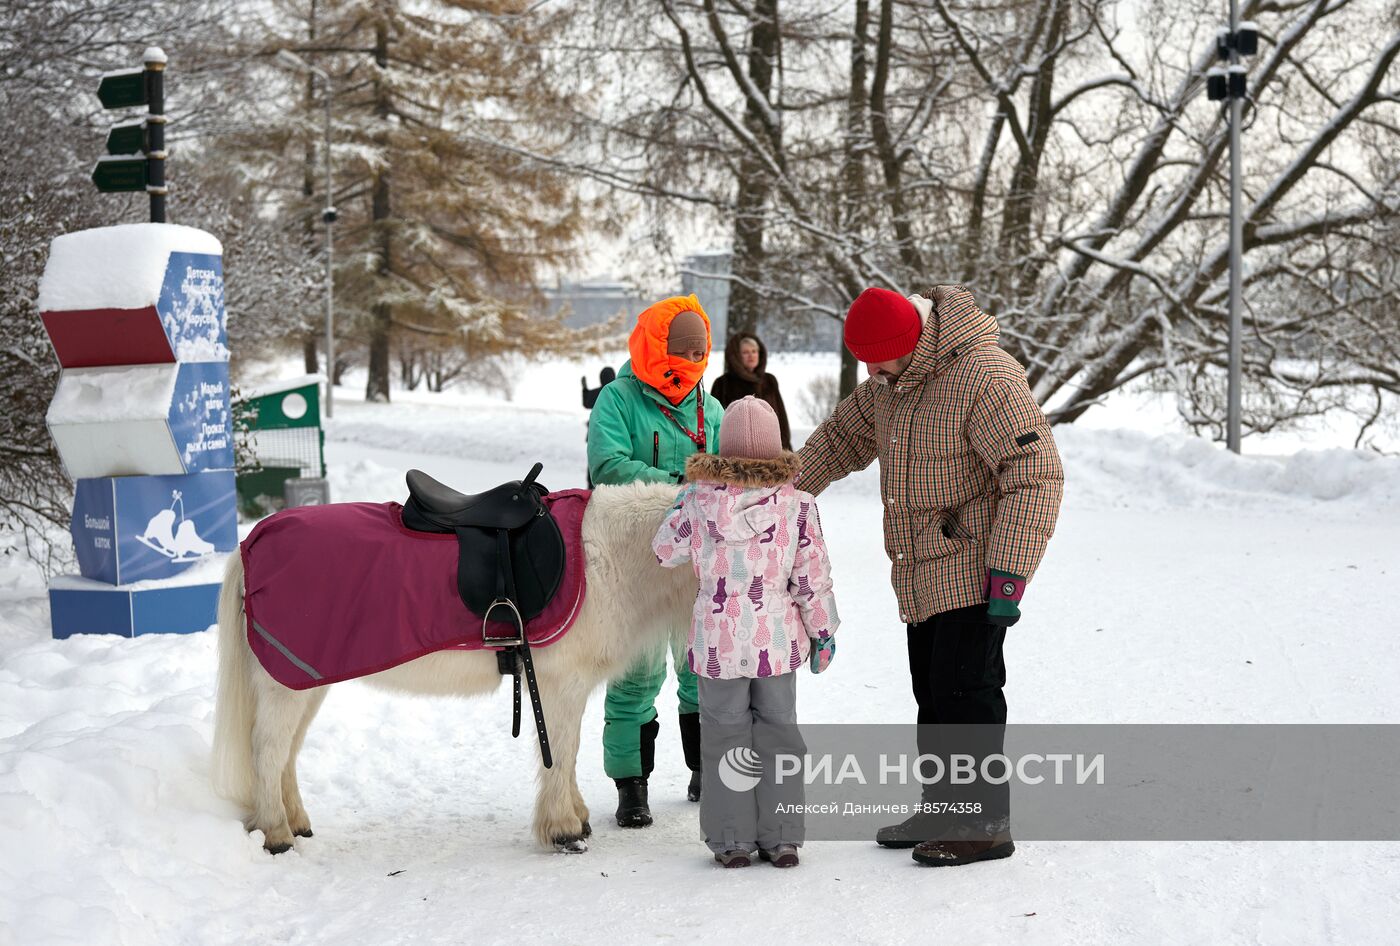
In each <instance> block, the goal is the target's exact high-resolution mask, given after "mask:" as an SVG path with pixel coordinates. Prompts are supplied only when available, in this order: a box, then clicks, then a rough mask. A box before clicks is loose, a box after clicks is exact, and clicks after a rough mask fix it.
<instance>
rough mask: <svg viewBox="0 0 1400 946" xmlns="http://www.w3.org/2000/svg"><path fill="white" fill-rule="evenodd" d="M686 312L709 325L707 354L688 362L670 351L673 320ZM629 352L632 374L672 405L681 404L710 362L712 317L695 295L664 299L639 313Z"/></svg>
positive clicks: (707, 326)
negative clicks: (659, 393)
mask: <svg viewBox="0 0 1400 946" xmlns="http://www.w3.org/2000/svg"><path fill="white" fill-rule="evenodd" d="M682 312H694V313H695V314H696V315H698V316H700V321H701V322H703V323H704V325H705V357H704V358H702V359H700V360H699V361H687V360H686V359H684V358H682V357H680V356H679V355H672V354H669V353H668V352H667V346H668V344H669V342H670V337H671V322H672V321H674V320H675V318H676V316H678V315H680V314H681V313H682ZM627 351H628V353H629V354H630V355H631V356H632V373H633V374H635V375H636V376H637V377H638V378H640V379H641V381H642V383H643V384H649V385H651V386H652V387H653V388H656V390H658V391H660V392H661V394H662V396H663V397H665V398H666V400H668V401H670V402H671V403H672V404H679V403H680V402H681V401H683V400H685V396H686V395H687V394H689V393H690V391H691V389H692V388H694V387H695V386H696V385H697V384H699V383H700V379H701V378H703V377H704V376H705V366H706V365H708V364H709V363H710V354H709V352H710V317H709V316H708V315H706V314H705V310H704V309H702V308H701V307H700V300H699V299H697V298H695V296H694V295H689V296H672V297H671V298H669V299H662V300H661V301H660V302H658V303H656V304H655V305H652V306H649V307H648V308H647V309H646V310H645V311H644V312H642V314H641V315H639V316H637V327H636V328H634V329H632V337H631V338H629V339H628V340H627Z"/></svg>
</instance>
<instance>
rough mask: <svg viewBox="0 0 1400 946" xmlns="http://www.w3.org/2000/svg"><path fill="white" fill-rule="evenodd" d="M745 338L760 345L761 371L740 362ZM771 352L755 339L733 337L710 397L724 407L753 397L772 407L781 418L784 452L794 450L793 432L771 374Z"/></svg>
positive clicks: (727, 347) (779, 421) (776, 380)
mask: <svg viewBox="0 0 1400 946" xmlns="http://www.w3.org/2000/svg"><path fill="white" fill-rule="evenodd" d="M746 338H752V339H753V340H754V341H756V342H758V367H757V368H755V369H754V370H753V371H749V370H748V369H747V368H745V367H744V363H743V362H742V361H740V360H739V344H740V342H742V341H743V340H744V339H746ZM767 367H768V349H767V347H765V346H764V344H763V342H762V341H761V340H760V339H759V338H758V337H757V336H754V335H734V336H731V337H730V339H729V344H727V345H725V346H724V374H722V375H720V376H719V377H718V378H716V379H715V383H714V384H713V385H711V386H710V393H711V394H713V395H714V397H715V400H717V401H719V402H720V404H722V405H723V406H725V407H728V406H729V405H730V404H732V403H734V402H735V401H737V400H739V399H740V398H741V397H748V396H750V395H752V396H753V397H756V398H761V399H762V400H765V401H767V402H768V403H769V405H770V406H771V407H772V408H773V411H774V413H776V414H777V415H778V430H779V431H780V432H781V434H782V437H783V449H784V450H791V449H792V432H791V430H789V429H788V418H787V408H785V407H783V395H782V392H780V391H779V390H778V379H777V378H775V377H773V376H772V375H771V374H769V373H768V372H767V371H766V370H764V369H765V368H767Z"/></svg>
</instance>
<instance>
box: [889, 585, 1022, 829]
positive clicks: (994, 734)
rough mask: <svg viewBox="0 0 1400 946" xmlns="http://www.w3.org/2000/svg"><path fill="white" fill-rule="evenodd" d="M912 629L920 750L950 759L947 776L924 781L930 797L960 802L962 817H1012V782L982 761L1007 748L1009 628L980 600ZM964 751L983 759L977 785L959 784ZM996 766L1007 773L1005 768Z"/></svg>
mask: <svg viewBox="0 0 1400 946" xmlns="http://www.w3.org/2000/svg"><path fill="white" fill-rule="evenodd" d="M908 635H909V676H910V682H911V684H912V685H913V688H914V700H915V702H916V703H918V705H919V716H918V723H919V729H918V748H919V754H920V755H927V756H935V757H937V758H938V759H940V760H941V761H942V762H943V770H942V777H941V778H939V779H938V780H937V781H935V782H931V783H925V784H924V785H923V786H922V789H921V790H922V794H923V800H924V802H926V803H955V804H956V805H958V806H959V807H957V808H955V809H954V812H955V813H956V814H958V815H960V816H967V817H959V818H958V819H957V820H958V821H959V822H973V823H979V822H994V821H999V820H1001V819H1003V818H1008V817H1009V815H1010V811H1011V807H1010V791H1009V785H1008V783H1006V782H1002V783H1001V784H989V783H988V782H986V781H983V779H982V760H983V759H984V758H986V757H987V756H988V755H992V754H1000V753H1001V752H1002V748H1003V744H1004V739H1005V735H1006V697H1005V695H1004V694H1003V693H1002V687H1004V686H1005V685H1006V661H1005V660H1004V659H1003V656H1002V645H1003V644H1004V643H1005V640H1006V628H1004V627H1002V626H1000V625H996V624H988V623H987V606H986V605H985V604H976V605H972V606H971V607H966V608H958V609H956V610H953V611H945V612H943V613H942V614H935V615H934V616H933V617H931V618H928V619H926V620H923V621H920V622H919V623H918V624H910V625H908ZM957 756H962V757H964V759H965V757H968V756H971V757H972V758H973V759H975V760H976V773H977V781H976V782H975V783H973V784H969V785H956V784H953V766H954V764H955V761H956V759H955V757H957ZM988 768H989V771H990V774H991V775H992V776H994V777H1000V776H1001V775H1002V773H1003V771H1004V769H1005V766H1004V765H1001V764H995V763H994V764H992V765H990V766H989V767H988ZM922 769H923V772H924V773H925V775H926V777H928V778H933V777H934V776H935V775H937V774H938V770H937V766H936V765H933V764H931V763H926V764H924V765H923V766H922ZM964 770H965V769H964ZM974 809H976V810H974Z"/></svg>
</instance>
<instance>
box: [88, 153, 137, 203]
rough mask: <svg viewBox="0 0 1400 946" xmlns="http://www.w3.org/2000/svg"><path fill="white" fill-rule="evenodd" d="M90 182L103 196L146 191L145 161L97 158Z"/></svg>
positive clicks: (123, 158) (124, 158)
mask: <svg viewBox="0 0 1400 946" xmlns="http://www.w3.org/2000/svg"><path fill="white" fill-rule="evenodd" d="M92 182H93V183H94V184H96V185H97V189H98V190H99V191H101V192H102V193H104V194H115V193H118V192H121V191H143V190H145V189H146V159H145V158H144V157H139V158H126V157H120V158H98V159H97V166H96V167H94V168H93V169H92Z"/></svg>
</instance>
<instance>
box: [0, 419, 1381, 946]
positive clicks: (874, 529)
mask: <svg viewBox="0 0 1400 946" xmlns="http://www.w3.org/2000/svg"><path fill="white" fill-rule="evenodd" d="M413 400H414V399H412V398H403V399H402V401H404V402H409V403H402V402H401V403H397V404H395V405H394V406H392V407H391V406H381V405H361V404H356V403H354V402H346V401H343V400H342V399H341V397H340V395H339V394H338V395H337V405H336V407H337V415H338V416H337V417H336V419H335V421H334V423H333V425H332V426H331V428H330V434H329V437H328V440H329V442H328V445H327V447H328V460H329V462H330V464H331V468H332V488H333V492H334V498H335V499H337V500H340V501H346V500H373V501H382V500H387V499H401V498H402V495H403V481H402V475H403V471H404V470H405V469H407V468H408V467H410V466H419V467H421V468H422V469H424V470H426V471H427V472H428V473H430V474H432V475H434V476H436V477H439V478H440V479H442V480H443V481H445V482H447V483H450V484H453V485H457V486H461V487H463V488H465V489H474V488H476V487H480V486H485V485H491V484H493V483H496V482H499V481H501V480H504V479H508V478H515V477H518V476H520V475H522V474H523V473H524V471H525V469H526V468H527V466H528V464H529V462H530V461H532V460H534V459H540V460H543V461H544V462H545V465H546V466H545V474H544V476H543V477H542V479H543V481H544V482H546V483H547V484H548V485H549V486H550V487H551V488H555V489H559V488H564V487H567V486H573V485H581V480H582V476H583V473H582V471H583V433H582V420H583V415H582V414H581V412H579V411H574V410H562V409H561V410H549V409H543V408H529V407H518V406H511V405H506V404H504V403H501V402H493V401H490V400H488V399H484V398H475V399H473V398H462V399H460V400H458V401H456V402H453V401H452V399H437V400H436V401H435V403H434V404H433V405H428V404H424V403H412V401H413ZM422 400H427V399H422ZM805 432H806V431H805V430H802V429H799V430H798V431H797V432H796V433H797V435H798V436H799V437H800V436H803V435H805ZM1060 443H1061V449H1062V452H1063V453H1064V456H1065V461H1066V467H1067V471H1068V476H1069V488H1068V490H1067V499H1066V504H1065V509H1064V513H1063V516H1062V518H1061V526H1060V529H1059V531H1058V533H1057V535H1056V537H1055V539H1054V540H1053V542H1052V543H1051V545H1050V548H1049V552H1048V554H1047V557H1046V561H1045V565H1044V567H1043V568H1042V570H1041V572H1040V574H1039V575H1038V576H1037V578H1036V580H1035V582H1034V583H1033V584H1032V586H1031V589H1030V591H1029V593H1028V594H1027V597H1026V601H1025V607H1024V611H1025V615H1026V616H1025V618H1024V620H1023V621H1022V622H1021V624H1019V625H1017V626H1016V627H1015V628H1013V629H1012V631H1011V633H1010V635H1009V637H1008V641H1007V663H1008V667H1009V677H1010V679H1009V683H1008V690H1007V696H1008V701H1009V704H1010V707H1011V717H1012V721H1013V722H1128V721H1131V722H1240V721H1245V722H1395V721H1397V720H1400V688H1397V687H1396V686H1395V685H1394V680H1395V677H1396V674H1397V670H1400V634H1397V631H1400V619H1397V618H1396V617H1395V615H1394V612H1393V610H1392V609H1393V606H1394V605H1393V601H1392V600H1390V599H1391V598H1393V594H1390V593H1388V592H1387V591H1386V589H1393V588H1394V587H1396V585H1397V578H1400V539H1397V535H1400V462H1397V461H1395V460H1389V459H1382V458H1368V457H1365V456H1362V455H1359V454H1353V453H1350V452H1344V451H1334V452H1326V453H1316V454H1302V455H1298V456H1295V457H1292V458H1288V459H1285V460H1260V459H1253V460H1251V459H1245V460H1237V459H1234V458H1230V457H1226V456H1223V455H1221V454H1220V452H1219V451H1218V450H1217V449H1216V448H1214V447H1210V446H1208V445H1205V444H1199V443H1196V442H1193V441H1189V440H1187V439H1185V438H1179V437H1178V438H1173V439H1163V440H1153V439H1151V438H1148V437H1146V436H1143V435H1141V434H1135V433H1111V432H1093V431H1077V430H1070V431H1064V432H1061V433H1060ZM487 457H489V458H490V459H489V460H488V459H484V458H487ZM820 503H821V509H822V517H823V523H824V525H825V527H826V531H827V533H828V536H829V542H830V546H831V552H832V557H833V560H834V569H835V581H836V592H837V595H838V599H839V601H840V604H841V611H842V616H843V619H844V623H843V627H842V630H841V634H840V640H841V649H840V652H839V654H838V657H837V659H836V661H835V663H834V664H833V667H832V670H831V671H830V672H828V673H827V674H825V675H823V676H822V677H812V676H810V675H807V674H804V675H803V677H802V679H801V682H800V690H801V696H800V697H799V705H800V712H801V719H802V720H803V721H804V722H812V723H816V722H857V721H859V722H877V721H879V722H883V721H897V722H907V721H909V720H910V719H911V716H912V709H913V702H912V698H911V696H910V694H909V687H908V682H907V677H906V674H905V672H904V671H903V669H902V667H903V665H904V660H905V656H904V650H905V644H904V631H903V627H902V626H901V625H900V624H899V622H898V619H897V617H896V614H895V608H894V600H893V596H892V594H891V592H890V590H889V585H888V580H887V564H886V560H885V557H884V553H883V550H882V546H881V539H880V530H879V516H880V505H879V499H878V485H877V480H876V478H875V475H874V471H873V470H871V471H867V472H865V473H863V474H859V475H857V476H855V477H852V478H851V479H849V480H847V481H845V482H843V483H840V484H837V485H836V486H835V487H833V488H832V489H831V490H830V491H828V493H827V494H825V495H824V496H823V497H822V498H821V500H820ZM214 645H215V642H214V635H213V634H212V633H206V634H198V635H193V636H191V637H186V638H177V637H152V638H141V639H137V640H134V641H131V640H119V639H115V638H107V637H77V638H74V639H71V640H68V641H62V642H55V641H52V640H50V639H49V631H48V613H47V606H46V603H45V599H44V596H43V586H42V583H41V581H40V580H39V579H38V578H37V575H36V573H35V571H34V569H33V568H32V567H31V566H29V564H28V563H27V562H25V561H24V560H22V559H21V558H20V557H19V555H18V554H17V553H14V554H10V555H5V556H0V837H3V843H0V943H5V944H8V943H22V944H38V943H75V944H76V943H82V944H90V943H111V944H146V943H161V944H164V943H181V944H183V943H247V942H278V943H341V942H353V943H376V944H381V943H410V942H412V943H472V944H475V943H493V942H512V943H521V942H525V943H530V942H541V941H551V942H552V941H558V942H569V943H593V942H597V943H606V944H608V946H621V944H629V943H651V942H656V941H674V942H680V943H699V942H705V941H708V940H709V939H711V938H719V937H725V938H731V937H734V936H745V937H747V936H752V937H754V938H756V939H767V938H770V937H781V938H783V939H788V938H791V939H792V940H794V941H798V942H806V943H828V942H840V943H846V944H852V943H893V942H908V941H914V940H918V941H926V942H934V941H948V942H966V943H979V942H1016V943H1110V942H1115V943H1117V942H1152V943H1182V944H1192V946H1194V944H1197V943H1201V942H1213V943H1215V942H1227V943H1234V942H1239V943H1256V942H1257V943H1270V944H1273V943H1300V944H1301V943H1310V944H1311V943H1330V942H1337V943H1379V942H1385V941H1389V940H1390V938H1391V935H1392V934H1393V931H1394V929H1395V928H1396V926H1397V923H1398V922H1400V907H1397V901H1396V899H1395V897H1394V891H1395V889H1396V887H1397V885H1400V846H1397V845H1395V844H1382V843H1373V844H1325V843H1269V844H1265V843H1223V842H1222V843H1208V844H1203V843H1195V844H1186V843H1153V844H1144V843H1093V844H1090V843H1047V842H1024V843H1022V844H1020V845H1018V851H1017V854H1016V856H1015V857H1014V858H1012V859H1011V860H1009V861H1000V862H996V863H994V864H982V865H974V866H971V867H967V868H960V869H950V870H932V869H927V868H920V867H918V866H917V865H915V864H914V863H913V862H912V861H911V860H910V858H909V856H908V853H907V852H899V851H886V850H882V849H878V848H876V847H875V846H874V844H866V843H855V842H821V841H814V842H811V843H809V844H808V846H807V848H806V849H805V851H804V861H803V865H802V866H801V867H800V868H798V869H797V870H791V871H776V870H773V869H771V868H769V867H767V866H766V865H762V866H757V867H755V868H753V869H750V870H747V871H738V872H726V871H721V870H717V869H716V868H715V866H714V865H713V864H712V862H711V861H710V860H709V857H708V852H707V851H706V850H705V848H704V846H703V844H702V843H701V841H700V840H699V837H698V833H697V826H696V808H695V806H694V805H691V804H689V803H687V802H686V801H685V800H684V789H685V778H684V775H685V773H684V771H683V764H682V762H681V757H680V746H679V739H678V738H677V734H676V731H675V729H676V727H675V723H674V722H673V720H674V719H675V705H674V699H675V696H674V684H673V683H668V685H667V687H666V688H665V689H663V692H662V696H661V699H660V702H659V706H658V708H659V711H660V713H661V720H662V723H663V725H662V736H661V739H660V741H659V744H658V752H659V761H658V771H657V773H656V775H655V776H654V777H653V783H652V791H651V795H652V803H653V812H654V814H655V816H656V820H657V823H656V825H655V826H654V827H652V828H650V829H646V830H642V831H624V830H622V829H619V828H617V827H615V826H614V825H613V823H612V819H611V817H610V816H611V812H612V808H613V806H614V803H615V793H614V790H613V787H612V784H611V782H610V781H609V780H607V779H606V778H605V777H604V775H603V771H602V763H601V749H600V739H601V728H602V712H601V693H599V694H595V697H594V700H593V701H592V703H591V704H590V707H589V710H588V712H587V714H586V715H585V719H584V740H583V746H584V748H583V750H582V751H581V753H580V759H579V782H580V787H581V789H582V791H583V794H584V797H585V799H586V800H587V801H588V803H589V805H590V807H591V809H592V812H593V817H592V822H593V826H594V831H595V834H594V837H593V839H592V850H591V851H590V852H589V853H588V854H586V855H583V856H564V855H554V854H549V853H543V852H541V851H540V850H538V849H537V848H535V847H534V845H533V843H532V842H531V840H530V838H529V836H528V825H529V820H530V814H531V805H532V801H533V790H532V779H533V771H534V765H535V763H534V750H533V748H532V746H531V745H530V744H529V741H528V740H526V739H523V738H522V739H521V740H518V741H516V740H512V739H511V738H510V735H509V726H510V720H509V716H510V705H509V704H510V699H509V696H508V694H507V691H506V689H505V688H504V687H503V688H502V689H501V691H500V692H499V693H498V694H497V696H496V697H495V698H493V699H480V700H473V701H469V702H463V701H453V700H426V699H425V700H413V699H406V698H394V697H390V696H387V695H385V694H382V693H377V692H373V691H370V690H369V689H367V688H365V687H362V686H359V685H356V684H346V685H341V686H340V687H338V688H337V689H336V690H335V692H334V693H332V694H331V696H330V698H329V699H328V700H327V702H326V705H325V707H324V708H323V709H322V711H321V713H320V715H319V716H318V718H317V720H316V722H315V724H314V725H313V727H312V729H311V732H310V735H309V737H308V740H307V744H306V748H305V750H304V751H303V753H302V756H301V760H300V765H299V771H300V777H301V784H302V791H303V794H304V796H305V798H306V800H307V807H308V809H309V811H310V813H311V818H312V823H313V826H314V828H315V832H316V836H315V837H314V838H311V839H306V840H300V841H299V842H298V845H297V849H296V851H295V852H293V853H289V854H286V855H282V856H279V857H276V858H273V857H270V856H268V855H267V854H266V853H265V852H264V851H263V850H262V848H261V846H260V838H259V837H257V836H253V837H250V836H248V835H246V834H245V833H244V832H243V829H242V827H241V825H240V823H239V815H240V813H239V812H238V811H237V810H236V809H235V808H234V807H233V806H232V805H230V804H229V803H227V802H225V801H223V800H221V799H218V798H217V797H216V796H215V795H214V794H213V792H212V790H211V789H210V787H209V782H208V748H209V741H210V735H211V729H212V718H213V677H214V662H215V646H214Z"/></svg>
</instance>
